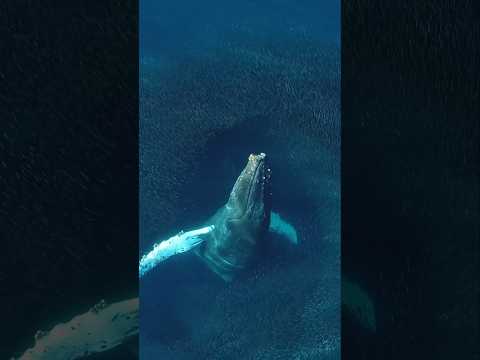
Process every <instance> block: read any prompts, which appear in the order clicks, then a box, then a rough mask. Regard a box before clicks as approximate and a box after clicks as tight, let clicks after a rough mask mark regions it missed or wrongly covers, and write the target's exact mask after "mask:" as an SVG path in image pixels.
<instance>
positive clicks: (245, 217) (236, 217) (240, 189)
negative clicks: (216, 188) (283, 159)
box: [225, 153, 272, 230]
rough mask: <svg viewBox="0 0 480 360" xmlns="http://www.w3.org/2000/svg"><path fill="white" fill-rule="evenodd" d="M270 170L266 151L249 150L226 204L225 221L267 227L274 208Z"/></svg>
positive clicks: (256, 227)
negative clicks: (245, 162) (251, 152)
mask: <svg viewBox="0 0 480 360" xmlns="http://www.w3.org/2000/svg"><path fill="white" fill-rule="evenodd" d="M270 180H271V170H270V168H269V167H268V166H267V159H266V155H265V154H264V153H260V154H258V155H255V154H250V156H249V157H248V162H247V165H246V166H245V168H244V169H243V171H242V172H241V174H240V176H239V177H238V178H237V181H236V182H235V184H234V186H233V189H232V191H231V192H230V197H229V199H228V202H227V204H226V205H225V208H226V210H227V212H228V214H226V216H227V217H228V219H226V221H227V222H228V223H230V224H231V226H235V225H237V224H238V226H243V227H244V226H246V227H249V228H251V229H252V230H261V228H268V221H269V219H270V208H271V196H272V194H271V191H270Z"/></svg>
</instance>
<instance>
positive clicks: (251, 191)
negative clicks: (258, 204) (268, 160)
mask: <svg viewBox="0 0 480 360" xmlns="http://www.w3.org/2000/svg"><path fill="white" fill-rule="evenodd" d="M262 165H264V160H263V158H262V159H261V160H260V161H259V162H258V164H257V166H256V168H255V171H254V173H253V176H252V179H251V180H250V185H249V187H248V196H247V209H248V204H250V202H251V200H252V193H253V187H254V186H255V185H256V184H255V183H256V180H257V177H258V172H259V171H260V168H261V166H262ZM261 181H262V184H261V186H263V185H264V184H265V179H261ZM259 186H260V184H259Z"/></svg>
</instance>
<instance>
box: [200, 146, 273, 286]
mask: <svg viewBox="0 0 480 360" xmlns="http://www.w3.org/2000/svg"><path fill="white" fill-rule="evenodd" d="M270 179H271V170H270V168H269V167H268V166H267V157H266V155H265V154H264V153H260V154H258V155H256V154H251V155H250V156H249V157H248V162H247V165H246V166H245V168H244V169H243V171H242V172H241V174H240V176H239V177H238V179H237V181H236V182H235V184H234V186H233V189H232V191H231V193H230V196H229V198H228V201H227V203H226V204H225V205H224V206H223V207H221V208H220V209H219V210H218V211H217V212H216V213H215V214H214V215H213V216H212V217H211V218H210V219H209V220H208V221H207V224H209V225H213V226H214V230H213V231H212V232H211V233H209V234H208V236H207V237H206V240H205V241H204V242H203V243H201V244H200V245H199V246H197V247H196V248H195V250H194V252H195V253H196V254H197V255H198V256H199V257H200V258H201V259H202V260H203V261H204V262H205V264H206V265H207V266H208V267H209V268H210V269H211V270H212V271H214V272H215V273H216V274H217V275H219V276H220V277H221V278H222V279H224V280H225V281H231V280H232V279H233V278H234V277H235V276H236V275H237V274H238V273H239V272H240V271H241V270H243V269H244V268H246V267H248V266H249V265H250V264H251V263H252V262H253V261H254V260H255V258H256V257H257V255H258V254H259V248H260V247H261V246H262V243H263V238H264V237H265V235H266V232H267V231H268V229H269V226H270V216H271V198H272V193H271V190H270Z"/></svg>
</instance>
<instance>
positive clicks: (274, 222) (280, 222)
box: [268, 211, 298, 245]
mask: <svg viewBox="0 0 480 360" xmlns="http://www.w3.org/2000/svg"><path fill="white" fill-rule="evenodd" d="M268 231H271V232H274V233H276V234H278V235H281V236H283V237H285V238H286V239H287V240H288V241H290V242H291V243H292V244H295V245H297V244H298V236H297V230H295V228H294V227H293V226H292V225H291V224H289V223H288V222H287V221H285V220H284V219H282V218H281V217H280V215H279V214H278V213H276V212H273V211H272V212H271V214H270V227H269V228H268Z"/></svg>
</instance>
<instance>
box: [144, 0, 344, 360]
mask: <svg viewBox="0 0 480 360" xmlns="http://www.w3.org/2000/svg"><path fill="white" fill-rule="evenodd" d="M339 39H340V4H339V3H338V2H336V1H325V2H316V3H313V2H310V1H295V2H293V1H277V2H273V1H270V2H257V1H250V2H239V3H230V4H228V6H227V4H225V2H220V1H207V2H202V3H198V2H191V1H177V2H170V1H162V2H157V1H142V2H141V8H140V43H141V49H140V54H141V59H140V62H141V69H140V70H141V72H140V77H141V79H140V102H141V105H140V106H141V107H140V115H141V117H140V251H141V253H142V254H143V253H144V252H146V251H148V250H150V248H151V246H152V245H153V243H154V242H156V241H159V240H161V239H165V238H167V237H169V236H171V235H174V234H175V233H177V232H178V231H179V230H182V229H183V230H189V229H192V228H194V227H195V226H198V225H200V224H202V223H203V221H205V220H206V218H208V217H209V216H210V215H212V213H213V212H214V211H215V210H216V209H217V208H219V207H220V206H222V205H223V203H224V202H225V201H226V200H227V197H228V194H229V191H230V189H231V187H232V186H233V183H234V181H235V179H236V177H237V176H238V175H239V173H240V171H241V170H242V168H243V166H244V165H245V163H246V159H247V157H248V155H249V154H250V153H258V152H265V153H267V156H268V157H269V159H270V165H271V168H272V172H273V177H272V180H273V185H272V186H273V209H274V211H277V212H279V213H280V214H281V215H282V216H283V217H285V218H286V219H287V220H288V221H289V222H290V223H291V224H292V225H294V226H295V228H296V229H297V231H298V234H299V238H300V244H299V245H298V246H296V247H295V246H292V245H289V244H288V243H286V242H285V241H282V239H278V238H273V237H270V238H269V239H268V240H269V244H270V245H269V249H268V252H267V254H265V257H264V259H262V260H261V261H259V263H258V264H256V266H255V267H254V268H252V269H251V270H250V271H247V272H246V273H245V274H244V276H243V277H241V278H240V279H238V280H236V281H234V282H232V283H230V284H225V283H223V282H222V281H221V280H219V279H218V278H217V277H216V276H214V275H213V274H212V273H210V271H209V270H207V269H206V268H205V267H204V266H203V264H201V263H200V262H199V261H198V259H197V258H196V257H195V256H194V255H192V254H183V255H180V256H177V257H174V258H171V259H169V260H168V261H166V262H164V263H162V264H161V265H160V266H158V268H156V269H155V270H154V271H152V272H151V274H149V275H148V276H146V277H145V278H143V279H142V280H141V283H140V296H141V324H140V326H141V329H142V331H141V337H140V346H141V351H140V354H141V358H142V359H167V360H169V359H339V356H340V355H339V336H340V176H339V175H340V173H339V169H340V52H339ZM139 255H141V254H139Z"/></svg>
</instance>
